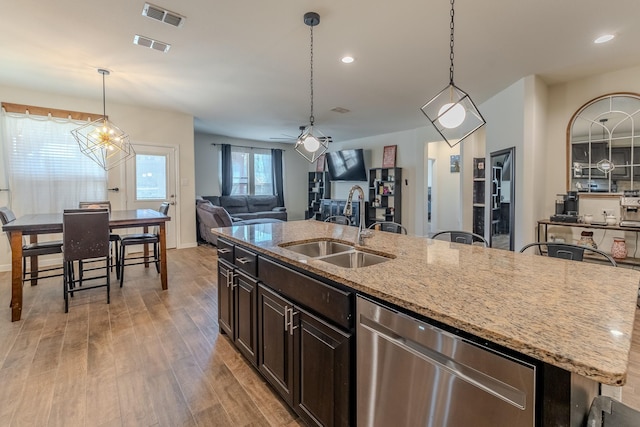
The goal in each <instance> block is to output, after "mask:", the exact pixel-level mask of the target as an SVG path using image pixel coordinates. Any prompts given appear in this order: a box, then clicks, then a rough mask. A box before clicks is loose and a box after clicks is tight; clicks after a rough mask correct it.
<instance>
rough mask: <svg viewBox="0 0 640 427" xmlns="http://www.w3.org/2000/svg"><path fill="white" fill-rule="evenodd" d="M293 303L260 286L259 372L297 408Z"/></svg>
mask: <svg viewBox="0 0 640 427" xmlns="http://www.w3.org/2000/svg"><path fill="white" fill-rule="evenodd" d="M291 306H292V304H291V303H290V302H289V301H288V300H286V299H284V298H282V297H280V296H279V295H277V294H275V293H274V292H272V291H270V290H269V289H267V288H266V287H264V286H262V285H258V331H259V332H258V342H259V351H258V369H259V370H260V372H262V374H263V375H264V377H265V378H266V380H267V381H269V382H270V383H271V385H272V386H273V387H274V388H275V389H276V390H277V391H278V393H279V394H280V395H281V396H282V398H283V399H284V400H285V401H286V402H287V403H288V404H289V405H293V384H294V383H293V335H291V334H290V332H289V325H288V323H287V321H288V312H289V308H291Z"/></svg>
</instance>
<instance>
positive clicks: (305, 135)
mask: <svg viewBox="0 0 640 427" xmlns="http://www.w3.org/2000/svg"><path fill="white" fill-rule="evenodd" d="M327 148H329V139H328V138H327V137H326V136H324V135H323V134H322V132H320V131H319V130H318V129H315V128H314V127H313V126H307V127H306V128H305V129H304V130H303V131H302V134H301V135H300V136H299V137H298V140H297V141H296V146H295V150H296V151H297V152H298V153H299V154H300V155H301V156H302V157H304V158H305V159H307V161H309V163H315V161H316V160H318V157H320V156H321V155H322V154H323V153H324V152H325V151H327Z"/></svg>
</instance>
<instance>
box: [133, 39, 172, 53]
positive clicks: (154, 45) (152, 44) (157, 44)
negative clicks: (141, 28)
mask: <svg viewBox="0 0 640 427" xmlns="http://www.w3.org/2000/svg"><path fill="white" fill-rule="evenodd" d="M133 44H137V45H139V46H144V47H148V48H151V49H154V50H159V51H160V52H164V53H167V52H169V49H170V48H171V45H170V44H168V43H164V42H161V41H158V40H154V39H151V38H149V37H145V36H139V35H136V36H135V37H134V38H133Z"/></svg>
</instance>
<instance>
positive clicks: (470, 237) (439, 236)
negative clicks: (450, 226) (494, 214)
mask: <svg viewBox="0 0 640 427" xmlns="http://www.w3.org/2000/svg"><path fill="white" fill-rule="evenodd" d="M431 238H432V239H435V240H445V241H447V242H453V243H464V244H465V245H478V244H479V245H482V246H484V247H485V248H488V247H489V242H487V240H486V239H485V238H484V237H482V236H481V235H479V234H476V233H472V232H470V231H461V230H446V231H439V232H437V233H435V234H434V235H432V236H431Z"/></svg>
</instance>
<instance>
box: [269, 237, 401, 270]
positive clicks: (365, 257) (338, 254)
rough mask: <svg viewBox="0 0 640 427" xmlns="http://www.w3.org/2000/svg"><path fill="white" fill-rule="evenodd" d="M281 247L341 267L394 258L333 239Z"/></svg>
mask: <svg viewBox="0 0 640 427" xmlns="http://www.w3.org/2000/svg"><path fill="white" fill-rule="evenodd" d="M280 247H281V248H284V249H287V250H290V251H292V252H295V253H298V254H301V255H305V256H308V257H309V258H313V259H317V260H320V261H324V262H327V263H329V264H333V265H336V266H338V267H343V268H362V267H368V266H371V265H376V264H380V263H382V262H385V261H389V260H390V259H393V258H395V257H394V256H392V255H386V254H374V253H370V252H366V251H362V250H359V249H356V248H355V247H354V246H352V245H349V244H346V243H341V242H337V241H334V240H316V241H311V242H308V241H307V242H304V243H297V242H289V243H284V244H281V245H280Z"/></svg>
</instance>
